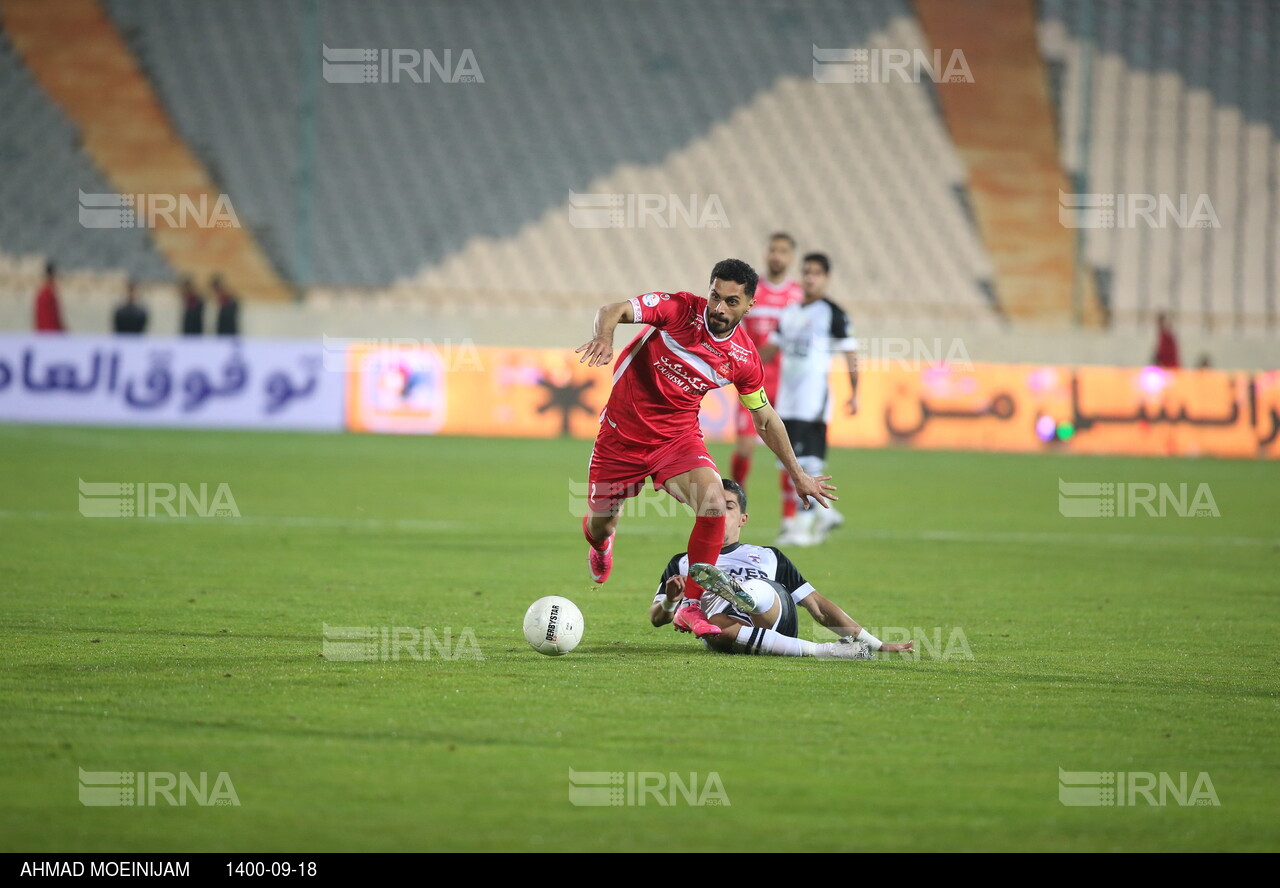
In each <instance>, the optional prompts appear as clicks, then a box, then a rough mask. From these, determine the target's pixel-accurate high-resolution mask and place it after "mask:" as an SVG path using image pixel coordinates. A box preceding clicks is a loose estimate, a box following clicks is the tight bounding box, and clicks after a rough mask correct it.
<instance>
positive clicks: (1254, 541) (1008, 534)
mask: <svg viewBox="0 0 1280 888" xmlns="http://www.w3.org/2000/svg"><path fill="white" fill-rule="evenodd" d="M5 519H10V520H50V521H56V520H66V521H72V520H82V519H81V516H80V515H79V514H77V513H75V512H71V511H66V512H53V511H49V510H43V511H42V510H16V509H0V520H5ZM83 520H92V521H108V520H119V521H137V520H139V519H137V518H120V519H102V518H95V519H83ZM141 520H145V521H165V522H170V523H184V524H189V523H197V522H210V523H213V524H219V525H226V526H254V527H314V528H335V529H357V530H423V531H435V530H464V529H466V530H479V529H481V527H482V525H481V523H480V522H468V521H431V520H427V519H422V518H337V517H316V516H308V515H301V516H297V515H295V516H291V515H246V516H244V517H241V518H200V517H197V516H189V517H185V518H179V517H171V516H169V515H157V516H155V517H153V518H144V519H141ZM1104 520H1106V519H1104ZM619 532H620V533H621V534H622V535H623V536H624V537H625V536H627V535H633V536H650V535H652V536H658V535H665V534H669V533H672V532H673V528H670V527H660V526H657V525H646V524H631V525H630V526H628V525H627V524H626V523H625V522H624V524H623V526H621V527H620V528H619ZM845 537H848V538H851V539H855V540H856V539H872V540H903V541H908V542H909V541H925V542H943V543H1032V544H1037V543H1069V544H1076V543H1110V544H1113V545H1122V546H1142V545H1154V546H1246V547H1247V546H1257V547H1260V548H1272V547H1280V537H1240V536H1153V535H1147V534H1137V533H1061V532H1052V531H1044V532H1030V531H1000V530H995V531H972V530H877V529H875V528H850V527H846V528H845V529H844V530H840V531H837V532H836V533H835V537H834V539H835V540H836V541H837V542H838V541H839V540H840V539H842V538H845Z"/></svg>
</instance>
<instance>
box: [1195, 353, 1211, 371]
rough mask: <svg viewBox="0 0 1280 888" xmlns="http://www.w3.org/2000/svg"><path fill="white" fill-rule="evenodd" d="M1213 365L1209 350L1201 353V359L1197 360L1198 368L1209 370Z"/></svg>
mask: <svg viewBox="0 0 1280 888" xmlns="http://www.w3.org/2000/svg"><path fill="white" fill-rule="evenodd" d="M1212 367H1213V359H1212V358H1210V357H1209V353H1208V352H1201V353H1200V360H1199V361H1197V362H1196V369H1198V370H1209V369H1211V368H1212Z"/></svg>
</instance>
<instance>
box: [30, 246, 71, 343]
mask: <svg viewBox="0 0 1280 888" xmlns="http://www.w3.org/2000/svg"><path fill="white" fill-rule="evenodd" d="M66 331H67V328H66V325H65V324H63V323H62V308H61V307H60V306H59V305H58V268H57V266H56V265H54V264H53V263H52V262H50V263H49V264H47V265H46V266H45V267H44V285H43V286H41V287H40V289H39V290H38V291H36V332H37V333H65V332H66Z"/></svg>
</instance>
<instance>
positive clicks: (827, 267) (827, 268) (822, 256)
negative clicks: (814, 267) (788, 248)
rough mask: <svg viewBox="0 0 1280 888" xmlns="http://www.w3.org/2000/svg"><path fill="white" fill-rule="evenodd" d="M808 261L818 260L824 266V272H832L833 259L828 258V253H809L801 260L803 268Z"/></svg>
mask: <svg viewBox="0 0 1280 888" xmlns="http://www.w3.org/2000/svg"><path fill="white" fill-rule="evenodd" d="M808 262H817V263H818V264H819V265H821V266H822V273H823V274H831V260H830V259H828V258H827V254H826V253H807V254H805V257H804V259H802V260H800V267H801V268H803V267H804V266H805V264H806V263H808Z"/></svg>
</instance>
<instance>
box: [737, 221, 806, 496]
mask: <svg viewBox="0 0 1280 888" xmlns="http://www.w3.org/2000/svg"><path fill="white" fill-rule="evenodd" d="M795 257H796V242H795V238H793V237H792V236H791V235H789V234H787V233H785V232H782V231H779V232H778V233H776V234H774V235H773V236H771V237H770V238H769V251H768V253H767V254H766V255H765V276H764V277H763V278H761V279H760V283H758V284H757V285H756V303H755V306H754V307H753V308H752V310H751V314H750V316H748V317H747V318H746V320H744V321H743V322H742V325H743V326H744V327H746V328H747V335H748V336H750V337H751V341H752V342H753V343H755V346H756V349H757V350H759V349H760V348H762V347H763V346H764V345H766V344H767V343H768V342H769V335H770V334H771V333H773V331H774V330H776V329H778V318H780V317H782V310H783V309H784V308H786V307H787V306H788V305H791V304H792V303H794V302H799V301H801V300H802V299H804V289H803V288H802V287H801V286H800V284H799V283H798V282H797V281H795V280H793V279H792V278H791V276H790V275H789V274H788V273H787V272H788V270H789V269H790V268H791V263H792V262H794V261H795ZM781 374H782V355H781V354H776V355H774V356H773V358H772V360H769V361H765V362H764V392H765V394H766V395H768V396H769V401H770V403H772V402H773V401H774V400H776V398H777V394H778V378H779V377H780V376H781ZM737 432H738V440H737V443H736V444H735V445H734V448H733V459H732V461H731V463H730V471H731V472H732V475H733V480H734V481H737V482H738V483H739V484H741V485H742V486H743V487H744V488H745V487H746V486H747V475H749V474H751V457H752V455H753V454H754V453H755V449H756V439H757V437H758V436H757V435H756V429H755V423H753V422H752V421H751V411H750V410H748V409H747V408H746V407H743V406H741V405H739V407H738V425H737Z"/></svg>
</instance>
